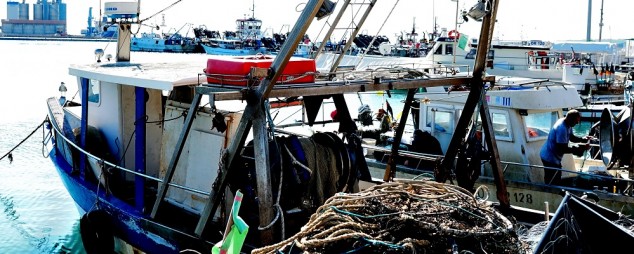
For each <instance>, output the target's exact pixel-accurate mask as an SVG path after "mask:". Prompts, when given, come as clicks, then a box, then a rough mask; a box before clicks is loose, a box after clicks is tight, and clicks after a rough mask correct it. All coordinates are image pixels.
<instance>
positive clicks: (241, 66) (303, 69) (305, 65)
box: [205, 55, 317, 86]
mask: <svg viewBox="0 0 634 254" xmlns="http://www.w3.org/2000/svg"><path fill="white" fill-rule="evenodd" d="M273 59H274V56H270V55H249V56H212V57H211V58H209V59H207V68H206V69H205V74H207V82H208V83H210V84H221V85H238V86H246V85H247V75H248V74H249V72H250V71H251V67H258V68H269V67H271V63H273ZM316 70H317V67H316V66H315V60H314V59H307V58H295V57H291V59H290V60H289V62H288V64H287V65H286V68H285V69H284V70H283V71H282V76H281V77H280V81H279V82H278V83H285V84H297V83H314V82H315V76H314V75H313V74H308V75H307V73H314V72H316ZM299 77H301V78H299ZM287 80H288V81H287Z"/></svg>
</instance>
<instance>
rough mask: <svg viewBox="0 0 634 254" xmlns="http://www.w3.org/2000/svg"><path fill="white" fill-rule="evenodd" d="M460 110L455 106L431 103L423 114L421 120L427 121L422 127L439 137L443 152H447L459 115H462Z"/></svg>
mask: <svg viewBox="0 0 634 254" xmlns="http://www.w3.org/2000/svg"><path fill="white" fill-rule="evenodd" d="M459 111H460V110H456V109H454V108H453V107H448V106H439V105H430V106H426V107H425V111H423V112H424V113H423V114H421V121H420V122H421V123H425V125H423V127H422V128H421V129H423V130H426V131H429V132H430V133H431V134H432V136H434V137H435V138H436V139H438V142H440V146H441V147H442V151H443V154H444V153H446V152H447V148H448V147H449V142H451V137H452V136H453V133H454V128H455V123H456V122H457V117H459V116H460V114H459V113H460V112H459ZM421 113H422V112H421Z"/></svg>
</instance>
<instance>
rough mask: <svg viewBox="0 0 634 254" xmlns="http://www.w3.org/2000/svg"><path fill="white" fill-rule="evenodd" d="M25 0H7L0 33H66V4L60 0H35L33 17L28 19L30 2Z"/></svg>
mask: <svg viewBox="0 0 634 254" xmlns="http://www.w3.org/2000/svg"><path fill="white" fill-rule="evenodd" d="M25 1H26V0H22V3H19V2H16V1H7V19H3V20H2V27H1V28H2V35H4V36H65V35H67V32H66V4H65V3H62V0H50V2H49V0H37V3H35V4H33V12H32V14H33V19H30V14H31V12H30V4H27V3H26V2H25Z"/></svg>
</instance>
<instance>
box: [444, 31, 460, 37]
mask: <svg viewBox="0 0 634 254" xmlns="http://www.w3.org/2000/svg"><path fill="white" fill-rule="evenodd" d="M447 35H448V36H449V38H451V39H456V38H460V33H459V32H458V31H456V30H451V31H449V34H447Z"/></svg>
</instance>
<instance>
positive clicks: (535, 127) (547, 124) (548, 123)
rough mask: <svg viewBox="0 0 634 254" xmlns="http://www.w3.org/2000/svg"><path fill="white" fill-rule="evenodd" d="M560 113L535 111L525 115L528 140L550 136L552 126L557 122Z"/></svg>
mask: <svg viewBox="0 0 634 254" xmlns="http://www.w3.org/2000/svg"><path fill="white" fill-rule="evenodd" d="M558 118H559V114H558V113H557V111H550V112H533V113H530V112H529V113H528V114H527V115H525V116H524V125H525V127H526V131H525V133H526V138H527V140H528V141H533V140H542V139H546V138H548V133H549V132H550V128H552V126H553V125H554V124H555V122H556V121H557V119H558Z"/></svg>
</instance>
